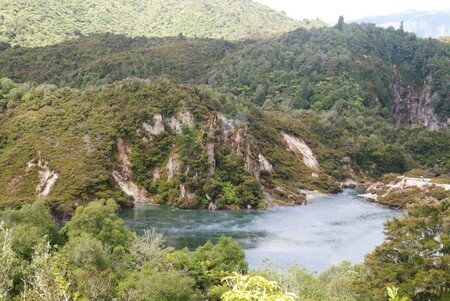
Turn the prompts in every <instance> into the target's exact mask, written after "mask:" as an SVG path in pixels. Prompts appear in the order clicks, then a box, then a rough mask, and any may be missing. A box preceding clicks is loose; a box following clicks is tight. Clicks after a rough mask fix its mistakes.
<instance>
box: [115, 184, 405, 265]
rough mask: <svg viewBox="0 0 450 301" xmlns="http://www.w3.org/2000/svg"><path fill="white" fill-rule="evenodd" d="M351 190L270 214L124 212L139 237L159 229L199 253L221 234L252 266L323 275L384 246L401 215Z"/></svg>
mask: <svg viewBox="0 0 450 301" xmlns="http://www.w3.org/2000/svg"><path fill="white" fill-rule="evenodd" d="M357 193H358V191H357V190H354V189H347V190H344V192H342V193H340V194H336V195H329V196H324V197H319V198H317V199H315V200H313V201H312V202H311V203H310V204H309V205H304V206H298V207H284V208H273V209H268V210H265V211H253V210H241V211H215V212H210V211H192V210H180V209H174V208H168V207H164V206H152V205H146V206H136V207H135V208H134V209H130V210H127V211H124V212H122V214H121V217H122V218H123V219H124V221H125V225H126V226H127V227H128V228H130V229H131V230H133V231H135V232H136V233H138V234H142V232H143V230H144V229H146V228H151V227H155V228H156V229H157V231H158V232H160V233H162V234H164V236H165V238H166V242H167V245H169V246H173V247H176V248H183V247H188V248H190V249H195V248H196V247H198V246H200V245H203V244H204V243H205V242H206V241H207V240H211V241H213V242H215V241H217V240H218V239H219V237H220V236H221V235H228V236H232V237H233V238H234V239H236V240H237V241H238V242H239V243H240V244H241V245H242V246H243V248H244V249H245V254H246V258H247V261H248V263H249V266H250V267H251V268H254V267H257V266H258V265H260V264H261V263H262V262H263V261H264V260H265V259H268V260H269V261H270V262H273V263H275V264H278V265H288V264H298V265H299V266H301V267H304V268H306V269H307V270H309V271H312V272H321V271H323V270H325V269H326V268H328V267H330V266H331V265H335V264H338V263H340V262H342V261H343V260H350V261H351V262H352V263H359V262H362V261H363V260H364V255H365V254H367V253H368V252H370V251H372V250H373V249H374V248H375V246H377V245H379V244H380V243H382V241H383V238H384V235H383V223H384V222H385V221H386V220H387V219H388V218H390V217H393V216H400V215H401V214H402V211H400V210H396V209H390V208H386V207H383V206H380V205H378V204H374V203H368V202H366V201H364V200H363V199H361V198H360V197H357Z"/></svg>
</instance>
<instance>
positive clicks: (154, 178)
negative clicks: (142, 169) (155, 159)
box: [152, 167, 161, 182]
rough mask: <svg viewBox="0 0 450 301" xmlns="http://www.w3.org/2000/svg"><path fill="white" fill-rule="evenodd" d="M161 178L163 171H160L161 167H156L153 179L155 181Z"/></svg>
mask: <svg viewBox="0 0 450 301" xmlns="http://www.w3.org/2000/svg"><path fill="white" fill-rule="evenodd" d="M159 179H161V172H160V171H159V168H158V167H156V168H154V169H153V172H152V181H153V182H155V181H158V180H159Z"/></svg>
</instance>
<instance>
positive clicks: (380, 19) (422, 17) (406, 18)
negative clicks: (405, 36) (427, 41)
mask: <svg viewBox="0 0 450 301" xmlns="http://www.w3.org/2000/svg"><path fill="white" fill-rule="evenodd" d="M355 21H356V22H358V23H363V22H364V23H374V24H376V25H378V26H382V27H389V26H393V27H394V28H399V27H400V23H401V22H402V21H403V28H404V30H405V31H409V32H414V33H416V34H417V36H419V37H422V38H428V37H432V38H437V37H442V36H449V35H450V9H449V10H446V11H427V12H421V11H416V10H408V11H405V12H400V13H395V14H391V15H387V16H374V17H366V18H363V19H359V20H355Z"/></svg>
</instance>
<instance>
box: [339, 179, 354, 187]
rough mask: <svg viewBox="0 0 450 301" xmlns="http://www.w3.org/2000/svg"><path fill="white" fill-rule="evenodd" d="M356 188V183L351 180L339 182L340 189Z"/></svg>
mask: <svg viewBox="0 0 450 301" xmlns="http://www.w3.org/2000/svg"><path fill="white" fill-rule="evenodd" d="M356 186H358V182H356V181H355V180H353V179H345V180H344V181H342V182H341V188H355V187H356Z"/></svg>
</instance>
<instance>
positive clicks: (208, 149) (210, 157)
mask: <svg viewBox="0 0 450 301" xmlns="http://www.w3.org/2000/svg"><path fill="white" fill-rule="evenodd" d="M206 154H207V155H208V163H209V165H210V166H209V175H210V176H212V175H214V172H215V170H216V159H215V158H214V143H212V142H208V143H207V144H206Z"/></svg>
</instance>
